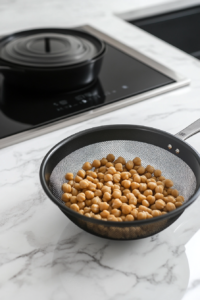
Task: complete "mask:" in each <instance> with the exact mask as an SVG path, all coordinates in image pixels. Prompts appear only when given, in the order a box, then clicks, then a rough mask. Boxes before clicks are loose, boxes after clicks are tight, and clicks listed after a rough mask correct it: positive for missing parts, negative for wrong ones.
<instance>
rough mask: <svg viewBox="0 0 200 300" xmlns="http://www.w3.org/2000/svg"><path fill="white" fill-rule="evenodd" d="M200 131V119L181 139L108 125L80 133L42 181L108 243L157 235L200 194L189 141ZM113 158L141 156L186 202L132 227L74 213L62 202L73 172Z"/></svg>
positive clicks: (44, 168) (59, 151)
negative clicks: (67, 175) (64, 187)
mask: <svg viewBox="0 0 200 300" xmlns="http://www.w3.org/2000/svg"><path fill="white" fill-rule="evenodd" d="M199 131H200V119H199V120H197V121H196V122H194V123H193V124H191V125H190V126H188V127H186V128H185V129H183V130H182V131H180V132H179V133H177V134H176V135H175V136H174V135H172V134H169V133H167V132H165V131H161V130H158V129H155V128H151V127H145V126H137V125H108V126H101V127H95V128H91V129H88V130H85V131H82V132H79V133H76V134H74V135H72V136H70V137H68V138H66V139H64V140H62V141H61V142H59V143H58V144H57V145H55V146H54V147H53V148H52V149H51V150H50V151H49V152H48V153H47V155H46V156H45V158H44V159H43V161H42V164H41V167H40V181H41V184H42V187H43V189H44V191H45V193H46V194H47V196H48V197H49V198H50V199H51V200H52V201H53V202H54V203H55V204H56V205H57V206H58V207H59V208H60V209H61V211H62V212H63V213H64V214H65V215H66V216H67V217H68V218H69V219H70V220H71V221H72V222H74V223H75V224H76V225H77V226H79V227H80V228H82V229H84V230H85V231H87V232H89V233H91V234H94V235H97V236H100V237H104V238H108V239H116V240H130V239H139V238H145V237H148V236H151V235H154V234H156V233H158V232H160V231H162V230H163V229H165V228H167V227H168V226H170V225H171V224H172V223H173V222H174V221H176V220H177V218H178V217H180V215H181V214H182V213H183V212H184V210H185V209H186V208H187V207H188V206H189V205H191V204H192V203H193V202H194V201H195V200H196V198H197V197H198V195H199V193H200V156H199V154H198V153H197V152H196V151H195V150H194V149H193V148H192V147H191V146H190V145H189V144H187V143H186V142H184V140H186V139H187V138H188V137H190V136H192V135H193V134H195V133H196V132H199ZM108 153H113V154H114V155H115V157H118V156H123V157H124V158H125V159H126V160H130V159H133V158H134V157H135V156H139V157H140V158H141V159H142V165H143V166H146V165H148V164H150V165H153V166H154V167H155V168H158V169H161V170H162V175H163V176H165V177H166V178H170V179H172V180H173V182H174V187H175V188H177V189H178V190H179V192H180V194H181V195H183V196H184V197H185V202H184V203H183V205H182V206H181V207H178V208H177V209H176V210H174V211H171V212H169V213H167V214H165V215H162V216H159V217H156V218H152V219H147V220H137V221H132V222H113V221H106V222H105V221H101V220H97V219H93V218H88V217H85V216H84V215H81V214H79V213H76V212H75V211H73V210H71V209H70V208H68V207H67V206H65V204H64V203H63V202H62V200H61V195H62V189H61V186H62V184H63V183H64V182H65V178H64V175H65V174H66V173H67V172H74V173H76V172H77V171H78V170H79V169H80V168H81V166H82V165H83V163H84V162H86V161H90V162H92V161H93V160H94V159H98V158H102V157H105V156H106V155H107V154H108Z"/></svg>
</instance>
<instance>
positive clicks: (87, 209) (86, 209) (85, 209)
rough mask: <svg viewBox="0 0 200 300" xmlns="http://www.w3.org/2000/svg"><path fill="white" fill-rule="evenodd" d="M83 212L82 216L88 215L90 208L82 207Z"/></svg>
mask: <svg viewBox="0 0 200 300" xmlns="http://www.w3.org/2000/svg"><path fill="white" fill-rule="evenodd" d="M83 211H84V214H86V213H90V212H91V207H86V206H85V207H84V209H83Z"/></svg>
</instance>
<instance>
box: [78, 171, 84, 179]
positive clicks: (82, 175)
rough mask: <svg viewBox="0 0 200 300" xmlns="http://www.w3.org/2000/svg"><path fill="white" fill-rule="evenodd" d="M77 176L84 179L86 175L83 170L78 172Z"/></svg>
mask: <svg viewBox="0 0 200 300" xmlns="http://www.w3.org/2000/svg"><path fill="white" fill-rule="evenodd" d="M77 175H78V176H79V177H82V178H85V175H86V173H85V171H84V170H79V171H78V172H77Z"/></svg>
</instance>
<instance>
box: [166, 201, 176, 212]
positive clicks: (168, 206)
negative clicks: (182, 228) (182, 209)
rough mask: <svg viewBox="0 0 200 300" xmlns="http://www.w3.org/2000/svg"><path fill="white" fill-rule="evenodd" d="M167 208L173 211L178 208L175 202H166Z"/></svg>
mask: <svg viewBox="0 0 200 300" xmlns="http://www.w3.org/2000/svg"><path fill="white" fill-rule="evenodd" d="M166 209H167V210H168V211H172V210H174V209H176V206H175V205H174V203H171V202H168V203H167V204H166Z"/></svg>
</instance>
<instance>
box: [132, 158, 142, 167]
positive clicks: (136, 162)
mask: <svg viewBox="0 0 200 300" xmlns="http://www.w3.org/2000/svg"><path fill="white" fill-rule="evenodd" d="M133 163H134V165H136V166H140V165H141V159H140V158H139V157H135V158H134V159H133Z"/></svg>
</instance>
